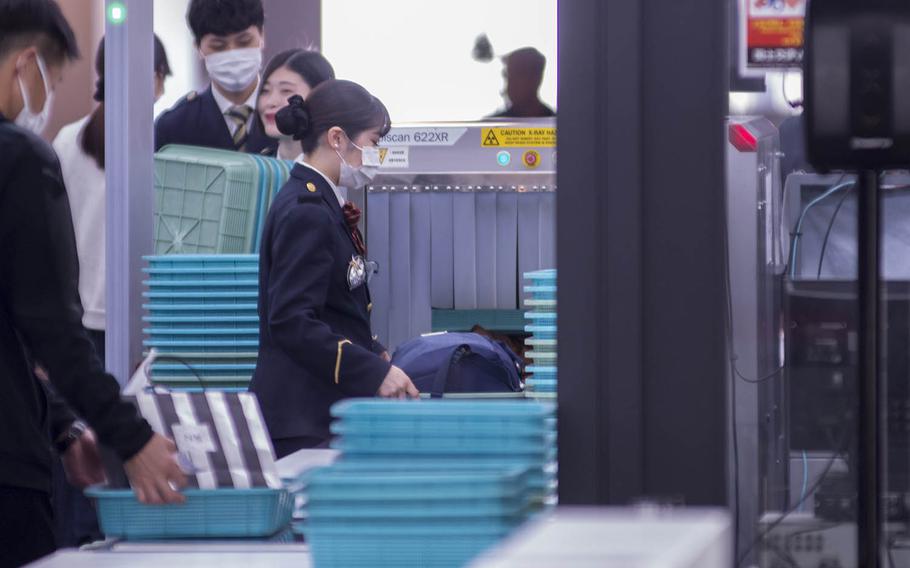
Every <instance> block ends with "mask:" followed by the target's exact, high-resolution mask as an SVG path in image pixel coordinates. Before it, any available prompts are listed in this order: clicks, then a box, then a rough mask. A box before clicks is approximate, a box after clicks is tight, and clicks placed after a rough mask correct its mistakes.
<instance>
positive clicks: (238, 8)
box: [155, 0, 278, 154]
mask: <svg viewBox="0 0 910 568" xmlns="http://www.w3.org/2000/svg"><path fill="white" fill-rule="evenodd" d="M187 22H188V23H189V26H190V29H191V30H192V31H193V37H194V38H195V40H196V46H197V47H198V48H199V53H200V55H201V56H202V57H203V58H204V59H205V67H206V70H207V71H208V74H209V78H210V79H211V81H212V82H211V84H210V85H209V88H208V89H206V90H204V91H202V92H201V93H196V92H195V91H194V92H191V93H190V94H188V95H187V96H185V97H184V98H182V99H181V100H180V101H179V102H178V103H177V104H176V105H174V107H173V108H171V109H170V110H168V111H166V112H164V113H162V114H161V116H159V117H158V120H157V122H156V123H155V150H156V151H157V150H159V149H160V148H162V147H163V146H167V145H168V144H184V145H189V146H207V147H210V148H220V149H222V150H237V151H241V152H250V153H254V154H259V153H263V152H271V153H274V152H273V151H274V149H275V148H277V145H278V141H277V140H274V139H272V138H269V137H268V136H266V134H265V133H264V132H263V131H262V129H261V127H260V126H259V121H257V120H254V114H255V112H256V97H257V95H258V92H259V69H260V67H261V66H262V46H263V35H262V26H263V22H264V14H263V9H262V0H192V2H191V3H190V7H189V10H188V11H187Z"/></svg>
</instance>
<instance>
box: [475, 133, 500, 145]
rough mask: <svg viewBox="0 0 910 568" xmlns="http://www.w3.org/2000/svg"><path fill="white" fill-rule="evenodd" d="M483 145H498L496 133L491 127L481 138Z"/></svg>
mask: <svg viewBox="0 0 910 568" xmlns="http://www.w3.org/2000/svg"><path fill="white" fill-rule="evenodd" d="M475 140H476V138H475ZM483 146H499V138H497V137H496V133H495V132H493V130H492V129H490V131H489V132H487V136H486V137H485V138H484V139H483Z"/></svg>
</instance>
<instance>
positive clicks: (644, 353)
mask: <svg viewBox="0 0 910 568" xmlns="http://www.w3.org/2000/svg"><path fill="white" fill-rule="evenodd" d="M727 4H728V2H724V1H722V0H696V1H693V2H686V3H679V2H674V1H672V0H640V1H638V2H599V1H596V0H572V1H564V2H561V3H560V5H559V24H558V25H559V111H560V114H559V119H558V128H559V165H558V167H559V172H558V178H559V190H558V223H559V227H558V230H557V234H558V241H559V242H558V253H559V257H558V258H559V262H558V266H559V286H560V289H559V310H560V338H559V340H560V343H559V349H560V353H559V361H560V393H559V396H560V399H559V404H560V408H559V419H560V441H559V447H560V499H561V501H562V502H563V503H566V504H573V503H576V504H580V503H615V504H623V503H628V502H629V501H631V500H634V499H637V498H641V497H656V498H672V499H681V500H683V501H685V502H686V503H688V504H723V503H726V500H727V498H726V496H727V489H726V486H727V476H726V471H727V462H726V458H725V456H726V450H725V449H726V440H727V438H726V396H725V392H726V390H725V378H726V372H725V357H726V355H725V354H726V347H725V332H724V318H725V309H726V308H725V304H726V301H725V295H724V285H723V282H724V274H723V254H724V247H723V226H724V224H723V217H722V216H723V215H724V214H725V208H724V183H725V181H724V180H725V176H724V130H723V125H724V116H725V113H726V100H727V80H728V78H729V68H728V64H727V44H726V40H727V8H728V6H727Z"/></svg>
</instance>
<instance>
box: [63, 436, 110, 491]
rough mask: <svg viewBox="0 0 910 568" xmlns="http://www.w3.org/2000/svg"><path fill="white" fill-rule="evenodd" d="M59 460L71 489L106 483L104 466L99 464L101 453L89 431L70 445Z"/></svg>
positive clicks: (96, 441)
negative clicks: (61, 462)
mask: <svg viewBox="0 0 910 568" xmlns="http://www.w3.org/2000/svg"><path fill="white" fill-rule="evenodd" d="M60 458H61V460H62V461H63V470H64V471H65V472H66V480H67V481H69V482H70V485H72V486H73V487H76V488H78V489H85V488H86V487H89V486H90V485H98V484H99V483H104V482H105V481H107V477H106V476H105V474H104V464H103V463H102V462H101V452H100V451H99V450H98V440H97V439H96V438H95V433H94V432H92V431H91V430H90V429H88V430H86V431H85V432H83V433H82V435H81V436H79V438H78V439H76V440H75V441H74V442H73V443H72V444H70V447H69V448H67V449H66V451H65V452H64V453H63V455H62V456H61V457H60Z"/></svg>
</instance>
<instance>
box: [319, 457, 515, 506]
mask: <svg viewBox="0 0 910 568" xmlns="http://www.w3.org/2000/svg"><path fill="white" fill-rule="evenodd" d="M525 475H526V472H525V470H524V468H519V467H513V468H508V469H505V468H502V469H490V468H488V469H486V470H484V471H473V472H472V471H454V472H434V473H426V472H419V471H415V472H406V471H400V470H397V471H395V470H393V471H382V470H373V471H358V472H351V471H350V470H346V469H344V468H340V469H339V468H335V467H334V466H329V467H325V468H319V469H315V470H312V471H311V472H310V474H309V475H307V476H306V477H305V479H306V484H307V495H308V496H309V497H310V498H311V499H315V498H317V497H318V498H327V499H332V500H342V501H355V502H357V501H360V500H361V499H368V498H377V497H378V498H384V499H389V500H395V501H399V500H406V501H410V500H415V499H416V500H437V499H460V498H477V499H479V498H484V497H486V498H502V497H515V496H517V495H520V494H521V493H522V492H523V491H524V484H525Z"/></svg>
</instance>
